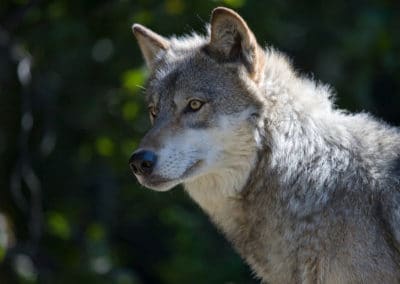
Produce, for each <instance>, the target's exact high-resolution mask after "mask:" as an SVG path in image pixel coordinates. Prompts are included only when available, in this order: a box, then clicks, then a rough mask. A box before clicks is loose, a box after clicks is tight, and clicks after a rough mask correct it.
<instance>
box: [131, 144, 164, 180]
mask: <svg viewBox="0 0 400 284" xmlns="http://www.w3.org/2000/svg"><path fill="white" fill-rule="evenodd" d="M156 162H157V155H156V154H155V153H154V152H152V151H149V150H139V151H136V152H135V153H133V154H132V156H131V158H130V159H129V166H130V167H131V170H132V171H133V173H134V174H135V175H140V176H148V175H150V174H151V173H152V171H153V169H154V166H155V164H156Z"/></svg>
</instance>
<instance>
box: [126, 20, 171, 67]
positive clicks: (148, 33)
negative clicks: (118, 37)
mask: <svg viewBox="0 0 400 284" xmlns="http://www.w3.org/2000/svg"><path fill="white" fill-rule="evenodd" d="M132 31H133V34H134V35H135V37H136V39H137V41H138V43H139V47H140V50H141V51H142V54H143V57H144V59H145V61H146V64H147V66H148V67H149V68H150V69H153V68H154V60H155V58H156V56H157V54H158V53H159V52H160V51H162V50H167V49H168V48H169V46H170V43H169V41H168V40H167V39H166V38H164V37H162V36H160V35H159V34H157V33H155V32H153V31H152V30H150V29H148V28H146V27H144V26H142V25H140V24H134V25H133V26H132Z"/></svg>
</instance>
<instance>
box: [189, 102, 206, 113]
mask: <svg viewBox="0 0 400 284" xmlns="http://www.w3.org/2000/svg"><path fill="white" fill-rule="evenodd" d="M203 104H204V102H202V101H199V100H191V101H190V102H189V104H188V108H189V110H191V111H198V110H199V109H200V108H201V107H202V106H203Z"/></svg>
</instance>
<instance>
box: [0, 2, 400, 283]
mask: <svg viewBox="0 0 400 284" xmlns="http://www.w3.org/2000/svg"><path fill="white" fill-rule="evenodd" d="M399 3H400V2H399V1H398V0H381V1H356V0H352V1H349V0H332V1H282V0H269V1H255V0H253V1H250V0H247V1H246V0H223V1H217V0H215V1H204V0H196V1H184V0H149V1H144V0H141V1H140V0H139V1H129V0H120V1H94V0H91V1H71V0H57V1H28V0H14V1H10V0H8V1H7V0H2V1H0V283H6V284H7V283H119V284H129V283H134V284H137V283H173V284H175V283H195V284H196V283H256V281H255V280H252V276H251V273H250V271H249V269H248V268H247V267H246V265H245V264H243V262H242V261H241V260H240V259H239V257H238V256H237V255H236V254H235V253H234V252H233V250H232V249H231V247H230V245H229V244H228V243H227V242H226V241H225V240H224V239H223V237H222V236H221V235H220V234H219V233H218V232H217V230H216V229H215V228H214V227H213V226H212V225H211V224H210V222H209V221H208V219H207V217H206V216H205V215H204V214H203V213H202V212H201V211H200V209H199V208H198V207H197V205H195V204H194V203H193V202H192V201H191V200H189V198H188V196H186V194H185V193H184V192H183V191H182V189H181V188H177V189H174V190H172V191H170V192H167V193H156V192H152V191H150V190H146V189H144V188H142V187H140V186H139V185H138V183H137V182H136V180H135V179H134V177H133V176H132V175H131V174H130V171H129V168H128V165H127V161H128V158H129V156H130V154H131V152H132V151H133V150H134V149H135V147H136V145H137V144H138V141H139V139H140V137H141V136H142V135H143V133H144V132H145V131H146V129H147V128H149V122H148V116H147V110H146V107H144V105H143V101H144V100H143V95H142V93H143V91H142V89H141V87H140V86H142V85H144V81H145V78H146V71H145V68H144V66H143V59H142V57H141V54H140V52H139V49H138V46H137V44H136V41H135V39H134V37H133V35H132V33H131V25H132V23H134V22H139V23H142V24H144V25H147V26H149V27H150V28H152V29H154V30H156V31H157V32H159V33H161V34H163V35H172V34H177V35H181V34H184V33H188V32H191V31H193V30H195V31H199V32H204V25H205V23H206V22H207V21H208V19H209V16H210V12H211V10H212V9H213V8H214V7H216V6H219V5H224V6H228V7H232V8H235V9H236V10H237V11H239V12H240V14H241V15H242V16H243V17H244V18H245V19H246V20H247V22H248V24H249V26H250V27H251V28H252V29H253V31H254V33H255V34H256V36H257V38H258V39H259V42H260V43H261V44H262V45H265V44H268V45H272V46H274V47H276V48H277V49H280V50H282V51H284V52H286V53H287V54H288V55H289V56H290V58H292V59H293V62H294V65H295V68H296V69H297V70H298V71H300V72H302V73H304V74H306V75H307V76H310V77H315V78H317V79H318V80H320V81H322V82H324V83H328V84H330V85H331V86H333V88H334V89H335V91H336V92H337V94H338V95H337V104H338V106H339V107H341V108H346V109H349V110H351V111H369V112H371V113H373V114H374V115H376V116H379V117H381V118H383V119H384V120H386V121H387V122H389V123H390V124H392V125H400V111H399V107H400V4H399Z"/></svg>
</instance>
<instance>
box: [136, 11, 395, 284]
mask: <svg viewBox="0 0 400 284" xmlns="http://www.w3.org/2000/svg"><path fill="white" fill-rule="evenodd" d="M133 32H134V34H135V36H136V38H137V40H138V43H139V46H140V49H141V51H142V53H143V56H144V59H145V61H146V63H147V66H148V67H149V69H150V77H149V80H148V84H147V88H146V93H147V94H146V98H147V101H148V107H149V114H150V119H151V121H152V128H151V129H150V130H149V131H148V133H147V134H146V135H145V137H144V138H143V140H142V141H141V143H140V146H139V149H138V150H136V151H135V152H134V153H133V155H132V157H131V158H130V166H131V169H132V171H133V173H134V174H135V176H136V177H137V179H138V181H139V182H140V183H141V184H142V185H144V186H146V187H149V188H151V189H154V190H158V191H166V190H169V189H171V188H172V187H174V186H175V185H177V184H181V183H182V184H183V185H184V188H185V191H187V193H188V194H189V195H190V196H191V197H192V198H193V199H194V201H195V202H197V203H198V204H199V206H200V207H201V208H202V209H203V210H204V211H205V212H206V213H207V214H208V215H209V217H210V219H211V220H212V221H213V222H214V223H215V224H216V226H218V228H219V229H220V230H221V231H222V232H223V233H224V234H225V236H226V237H227V239H229V240H230V241H231V242H232V244H233V245H234V247H235V248H236V249H237V251H238V252H239V253H240V255H241V256H242V257H243V258H244V259H245V260H246V261H247V263H248V264H249V265H250V266H251V268H252V269H253V271H254V272H255V274H256V275H257V276H258V277H259V278H260V279H261V280H262V281H263V282H268V283H399V282H400V251H399V248H400V246H399V245H400V131H399V129H396V128H394V127H390V126H388V125H387V124H385V123H383V122H381V121H378V120H376V119H374V118H372V117H371V116H370V115H368V114H365V113H362V114H349V113H347V112H345V111H341V110H338V109H335V107H334V105H333V103H332V99H331V97H332V91H331V90H330V89H329V87H327V86H325V85H322V84H319V83H316V82H314V81H312V80H310V79H308V78H304V77H301V76H299V75H298V74H296V72H295V71H294V70H293V68H292V67H291V64H290V63H289V61H288V60H287V58H286V57H285V56H284V55H282V54H281V53H279V52H277V51H275V50H273V49H271V48H268V49H263V48H261V47H260V46H259V44H258V43H257V41H256V38H255V36H254V34H253V33H252V31H251V30H250V29H249V27H248V26H247V24H246V22H245V21H244V20H243V19H242V18H241V17H240V16H239V15H238V14H237V13H235V12H234V11H232V10H230V9H227V8H216V9H215V10H214V11H213V12H212V16H211V23H210V25H209V26H208V33H207V34H206V35H205V36H200V35H197V34H192V35H189V36H184V37H179V38H178V37H171V38H165V37H162V36H160V35H159V34H157V33H155V32H153V31H151V30H149V29H147V28H145V27H143V26H141V25H139V24H135V25H133Z"/></svg>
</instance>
